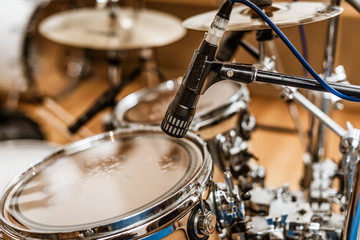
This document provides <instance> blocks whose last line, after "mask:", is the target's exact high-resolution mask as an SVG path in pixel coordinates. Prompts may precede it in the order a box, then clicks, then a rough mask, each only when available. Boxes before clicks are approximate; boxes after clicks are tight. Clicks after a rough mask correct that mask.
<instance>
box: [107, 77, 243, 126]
mask: <svg viewBox="0 0 360 240" xmlns="http://www.w3.org/2000/svg"><path fill="white" fill-rule="evenodd" d="M228 83H229V84H232V85H234V87H235V88H238V91H237V92H236V93H235V94H234V95H233V96H231V97H230V98H229V99H228V100H227V101H226V102H224V103H223V104H222V105H221V106H220V107H218V108H216V109H214V110H212V111H211V112H206V113H201V114H195V116H194V118H193V121H192V123H191V126H190V129H191V130H192V131H199V130H200V129H203V128H206V127H208V126H211V125H212V124H214V123H216V122H219V121H221V120H224V119H227V118H229V117H231V116H232V115H234V114H235V113H237V112H238V111H239V110H240V109H245V108H247V105H246V104H247V103H248V102H249V91H248V89H247V88H246V86H245V85H244V84H240V83H235V82H228ZM176 84H179V83H178V82H177V81H176V80H168V81H166V82H163V83H160V84H159V85H157V86H155V87H152V88H145V89H140V90H138V91H135V92H133V93H131V94H129V95H127V96H126V97H124V98H123V99H121V100H120V101H119V102H118V103H117V104H116V106H115V109H114V111H113V114H112V122H113V125H114V126H115V127H117V128H118V127H134V126H138V125H143V126H158V125H159V124H156V123H144V122H130V121H127V120H126V119H125V114H126V112H127V111H128V110H129V109H131V108H133V107H134V106H136V105H137V104H138V103H139V102H140V100H141V99H142V98H143V97H144V96H146V95H148V94H150V93H153V92H156V93H158V94H161V93H166V92H169V91H171V90H174V88H175V85H176ZM218 84H221V82H220V83H218ZM241 100H243V101H241Z"/></svg>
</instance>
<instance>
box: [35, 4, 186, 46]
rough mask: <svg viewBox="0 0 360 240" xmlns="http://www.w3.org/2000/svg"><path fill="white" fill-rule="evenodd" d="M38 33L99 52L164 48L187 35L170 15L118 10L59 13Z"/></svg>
mask: <svg viewBox="0 0 360 240" xmlns="http://www.w3.org/2000/svg"><path fill="white" fill-rule="evenodd" d="M39 30H40V33H41V34H42V35H44V36H45V37H47V38H48V39H50V40H52V41H54V42H57V43H61V44H66V45H70V46H75V47H83V48H90V49H101V50H128V49H139V48H150V47H159V46H164V45H167V44H170V43H172V42H175V41H177V40H179V39H180V38H181V37H183V36H184V35H185V32H186V30H185V29H184V28H183V27H182V26H181V21H180V20H179V19H177V18H176V17H174V16H172V15H170V14H167V13H163V12H159V11H154V10H149V9H146V10H145V9H144V10H140V11H139V12H134V10H132V9H130V8H119V7H116V8H111V9H93V8H82V9H74V10H70V11H66V12H61V13H58V14H55V15H52V16H50V17H48V18H46V19H45V20H43V21H42V23H41V24H40V27H39Z"/></svg>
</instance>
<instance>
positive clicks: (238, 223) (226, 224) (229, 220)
mask: <svg viewBox="0 0 360 240" xmlns="http://www.w3.org/2000/svg"><path fill="white" fill-rule="evenodd" d="M209 201H210V202H211V204H212V205H211V208H212V210H213V211H214V212H215V213H216V217H217V228H218V231H219V232H220V233H223V234H226V235H229V234H230V235H232V234H233V233H237V234H240V235H242V234H244V233H245V231H246V229H245V208H244V204H243V200H242V198H241V195H240V193H239V189H238V187H237V186H236V185H235V186H234V184H233V182H232V177H231V173H230V172H228V171H227V172H225V183H214V184H213V185H212V189H211V194H210V198H209ZM234 229H236V230H234ZM234 231H236V232H234ZM224 237H225V236H224Z"/></svg>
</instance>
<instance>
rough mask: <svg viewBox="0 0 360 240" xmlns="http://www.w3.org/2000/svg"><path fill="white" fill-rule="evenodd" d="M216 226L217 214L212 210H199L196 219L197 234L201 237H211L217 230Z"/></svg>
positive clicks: (195, 229) (195, 228)
mask: <svg viewBox="0 0 360 240" xmlns="http://www.w3.org/2000/svg"><path fill="white" fill-rule="evenodd" d="M215 228H216V217H215V214H214V213H212V212H211V211H205V213H203V212H202V211H201V210H199V211H198V214H197V215H196V217H195V221H194V232H195V235H196V236H197V237H199V238H203V237H209V236H210V235H211V234H212V233H213V232H214V231H215Z"/></svg>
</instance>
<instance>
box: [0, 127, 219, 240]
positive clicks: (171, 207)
mask: <svg viewBox="0 0 360 240" xmlns="http://www.w3.org/2000/svg"><path fill="white" fill-rule="evenodd" d="M159 135H163V136H165V137H168V136H166V135H165V134H163V133H162V132H161V130H160V129H159V128H157V127H156V128H155V127H144V128H137V129H132V128H129V129H123V130H120V129H119V130H116V131H111V132H107V133H103V134H100V135H96V136H93V137H90V138H87V139H83V140H80V141H77V142H74V143H71V144H69V145H66V146H64V147H61V148H59V149H58V150H57V151H56V152H54V153H53V154H51V155H49V156H48V157H46V158H45V159H44V160H43V161H42V162H39V163H38V164H36V165H34V166H33V167H32V168H30V169H28V170H27V171H25V172H24V173H22V174H21V175H19V176H18V178H16V179H14V180H13V182H12V183H11V184H10V185H9V186H8V187H7V189H6V190H5V192H4V197H3V198H2V199H1V201H0V207H1V215H0V221H1V227H2V229H3V233H4V234H6V236H8V237H9V238H11V239H17V238H18V239H23V238H26V239H31V238H36V239H58V238H60V239H63V238H64V239H65V238H76V239H115V238H123V237H125V238H131V239H132V238H134V239H138V238H143V237H147V236H149V235H152V234H156V233H158V232H159V231H162V230H166V231H168V234H170V233H171V232H172V231H174V230H176V229H175V227H172V226H175V225H174V224H175V223H176V222H177V221H180V220H181V218H183V217H184V216H185V215H186V214H188V213H189V212H190V211H191V210H192V209H193V208H194V206H195V205H197V204H198V202H199V196H200V194H203V193H204V192H205V191H206V190H207V189H208V187H209V185H210V183H211V180H212V174H213V163H212V160H211V156H210V154H209V153H208V151H207V149H206V146H205V143H204V142H203V141H202V140H201V138H199V137H198V136H196V135H195V134H193V133H189V134H188V135H187V136H186V139H187V140H189V141H190V142H192V143H193V144H195V145H196V146H197V147H198V148H199V149H198V150H199V151H200V152H201V154H202V156H203V159H202V161H203V162H202V164H201V166H200V167H199V168H198V169H197V170H196V171H195V172H194V174H193V176H192V177H191V178H190V179H186V181H185V182H184V183H181V187H179V188H178V189H176V191H171V193H170V194H169V195H167V196H166V198H165V199H161V201H158V202H156V203H155V205H153V206H146V208H145V209H141V211H140V212H136V213H132V214H131V215H129V216H126V217H125V218H124V219H120V218H117V219H110V220H107V219H106V220H104V221H102V223H101V224H100V225H92V224H88V223H87V224H85V225H84V226H82V227H76V228H72V227H69V230H65V231H64V230H61V231H38V230H36V231H34V230H31V229H26V228H25V227H24V228H22V227H19V226H17V225H16V224H14V223H12V222H10V221H9V220H8V219H7V218H6V216H4V205H5V204H6V201H7V197H8V196H9V194H11V193H12V191H15V190H14V189H15V188H18V187H20V186H21V185H22V184H24V183H26V182H28V181H30V178H31V176H32V175H37V174H38V173H40V171H42V170H44V169H45V168H47V167H49V166H50V165H51V164H54V163H55V162H56V160H57V159H58V158H59V157H62V156H66V155H67V154H75V153H78V152H79V151H85V150H88V149H91V148H92V147H95V146H97V145H99V144H101V143H102V142H104V141H116V140H118V139H122V138H127V137H128V138H129V137H134V136H135V137H141V136H159ZM168 138H170V137H168ZM175 141H180V142H181V141H183V140H179V139H177V140H176V139H175ZM160 235H161V234H160ZM130 236H131V237H130ZM161 237H165V236H164V235H162V236H161ZM155 239H156V238H155Z"/></svg>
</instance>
